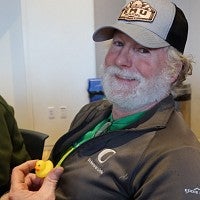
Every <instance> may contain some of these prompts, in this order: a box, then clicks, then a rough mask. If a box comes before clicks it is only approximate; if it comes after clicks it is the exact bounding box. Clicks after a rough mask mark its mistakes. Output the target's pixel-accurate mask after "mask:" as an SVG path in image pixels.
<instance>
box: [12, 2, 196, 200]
mask: <svg viewBox="0 0 200 200" xmlns="http://www.w3.org/2000/svg"><path fill="white" fill-rule="evenodd" d="M187 33H188V24H187V20H186V18H185V16H184V14H183V12H182V11H181V10H180V9H179V8H178V7H176V6H175V5H174V4H173V3H170V2H169V1H168V0H162V1H161V0H144V1H142V0H133V1H130V2H127V4H126V5H125V7H124V8H123V9H122V11H121V13H120V15H119V18H118V19H117V22H116V23H115V24H114V25H112V26H106V27H101V28H100V29H98V30H97V31H96V32H95V33H94V35H93V39H94V40H95V41H96V42H100V41H105V40H109V39H112V43H111V46H110V48H109V50H108V53H107V55H106V58H105V64H104V75H103V87H104V92H105V95H106V97H107V100H103V101H97V102H93V103H91V104H89V105H86V106H84V107H83V108H82V109H81V110H80V112H79V113H78V114H77V115H76V117H75V119H74V120H73V122H72V124H71V127H70V130H69V132H68V133H67V134H65V135H64V136H63V137H61V138H60V139H59V140H58V142H57V143H56V145H55V146H54V149H53V151H52V155H51V159H52V160H53V162H54V164H57V166H62V167H63V168H64V171H63V174H62V175H61V177H60V179H59V176H60V173H59V175H58V176H55V177H56V178H55V179H54V181H53V182H54V185H53V188H55V185H56V183H55V181H57V180H58V179H59V182H58V184H57V189H56V190H55V191H54V189H53V190H52V187H51V190H50V192H51V195H52V196H51V198H49V199H54V198H56V199H73V200H75V199H87V200H88V199H109V200H112V199H120V200H122V199H135V200H136V199H137V200H169V199H176V200H184V199H190V200H195V199H199V197H200V196H199V195H200V182H199V171H200V144H199V142H198V140H197V139H196V137H195V136H194V134H193V133H192V132H191V131H190V130H189V128H188V127H187V126H186V125H185V122H184V120H183V119H182V117H181V115H180V114H179V113H177V112H176V111H175V108H174V100H173V97H172V95H171V94H170V92H171V89H172V88H173V86H175V85H178V84H180V83H181V82H182V81H183V80H184V79H185V78H186V76H187V74H189V73H191V61H190V60H189V59H187V58H186V57H185V56H183V51H184V47H185V43H186V40H187ZM34 164H35V161H32V162H31V163H29V170H31V169H32V168H33V167H34ZM58 169H61V168H58ZM22 172H23V173H22ZM27 173H28V170H27V167H26V164H24V165H22V166H19V167H18V168H16V169H15V171H14V173H13V179H12V181H13V185H14V186H13V187H12V188H11V192H10V197H12V199H20V191H22V189H24V190H23V192H24V194H25V193H26V195H30V194H31V195H32V196H31V198H33V197H35V196H37V199H39V198H38V197H40V198H41V199H47V193H48V191H49V190H48V189H46V190H44V188H46V184H47V183H49V182H51V180H52V179H51V178H49V176H50V175H49V176H48V177H47V178H46V179H45V182H44V184H43V185H42V184H41V185H40V184H39V185H38V186H39V187H40V186H41V188H40V189H39V190H38V191H36V192H34V193H31V192H30V191H28V190H27V188H25V187H27V186H26V185H25V186H24V185H23V183H24V181H26V180H27V179H28V178H29V176H31V177H32V182H34V183H35V179H34V178H33V174H29V175H27ZM52 173H53V172H52ZM19 174H20V178H16V177H17V176H18V175H19ZM51 175H52V174H51ZM30 185H31V184H30V182H29V183H28V186H29V187H30ZM41 191H44V193H43V196H41V195H42V193H41ZM54 192H55V193H54ZM16 196H17V197H18V198H16ZM22 197H23V196H22V195H21V198H22ZM31 198H30V199H31ZM23 199H27V200H28V199H29V198H23Z"/></svg>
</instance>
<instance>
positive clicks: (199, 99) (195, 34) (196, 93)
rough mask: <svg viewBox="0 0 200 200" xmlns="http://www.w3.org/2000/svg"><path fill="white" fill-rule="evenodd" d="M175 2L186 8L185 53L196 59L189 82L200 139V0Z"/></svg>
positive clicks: (194, 122) (193, 114) (196, 127)
mask: <svg viewBox="0 0 200 200" xmlns="http://www.w3.org/2000/svg"><path fill="white" fill-rule="evenodd" d="M173 2H175V3H176V4H177V5H178V6H179V7H181V8H182V9H183V10H184V12H185V15H186V17H187V19H188V23H189V35H188V40H187V45H186V49H185V54H187V55H192V56H193V58H194V61H195V63H194V65H193V74H192V76H191V77H189V78H188V82H189V83H190V84H191V86H192V99H191V128H192V130H193V131H194V132H195V133H196V135H197V136H198V138H199V139H200V123H199V122H200V115H199V113H200V106H199V105H200V89H199V85H200V78H199V77H200V54H199V49H200V23H199V19H200V12H199V7H200V1H196V0H190V1H188V0H173Z"/></svg>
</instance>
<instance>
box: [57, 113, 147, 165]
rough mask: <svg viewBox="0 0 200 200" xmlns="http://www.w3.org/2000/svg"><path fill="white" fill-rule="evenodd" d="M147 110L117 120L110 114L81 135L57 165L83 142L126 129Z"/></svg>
mask: <svg viewBox="0 0 200 200" xmlns="http://www.w3.org/2000/svg"><path fill="white" fill-rule="evenodd" d="M144 114H145V112H139V113H135V114H133V115H129V116H126V117H123V118H120V119H117V120H114V119H113V117H112V115H110V116H109V117H108V118H107V119H104V120H103V121H101V122H100V123H99V124H97V125H96V127H95V128H94V129H92V130H90V131H88V132H87V133H86V134H85V135H83V136H82V137H81V139H79V140H78V141H77V142H75V143H74V144H73V145H72V146H71V147H70V148H69V149H68V150H67V151H66V153H65V154H64V155H63V157H62V158H61V159H60V161H59V162H58V164H57V166H60V165H61V164H62V162H63V161H64V160H65V158H66V157H67V156H68V155H69V154H70V153H72V152H73V151H74V150H75V149H76V148H78V147H79V146H80V145H81V144H83V143H85V142H86V141H88V140H90V139H92V138H94V137H97V136H99V135H102V134H104V133H108V132H110V131H116V130H121V129H124V128H125V127H127V126H129V125H130V124H132V123H134V122H136V121H137V120H139V119H140V118H141V117H142V116H143V115H144Z"/></svg>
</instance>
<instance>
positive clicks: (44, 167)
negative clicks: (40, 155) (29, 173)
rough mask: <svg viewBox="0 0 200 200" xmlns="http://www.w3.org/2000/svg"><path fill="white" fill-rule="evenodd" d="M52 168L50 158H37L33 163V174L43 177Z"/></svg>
mask: <svg viewBox="0 0 200 200" xmlns="http://www.w3.org/2000/svg"><path fill="white" fill-rule="evenodd" d="M52 169H53V163H52V162H51V161H50V160H47V161H44V160H38V161H37V162H36V165H35V174H36V176H37V177H40V178H44V177H46V176H47V174H48V173H49V172H50V171H51V170H52Z"/></svg>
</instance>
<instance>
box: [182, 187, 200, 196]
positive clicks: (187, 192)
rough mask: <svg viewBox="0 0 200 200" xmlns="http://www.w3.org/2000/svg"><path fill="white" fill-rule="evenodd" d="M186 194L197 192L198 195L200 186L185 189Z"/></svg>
mask: <svg viewBox="0 0 200 200" xmlns="http://www.w3.org/2000/svg"><path fill="white" fill-rule="evenodd" d="M185 193H186V194H189V193H190V194H198V195H200V188H195V189H185Z"/></svg>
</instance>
